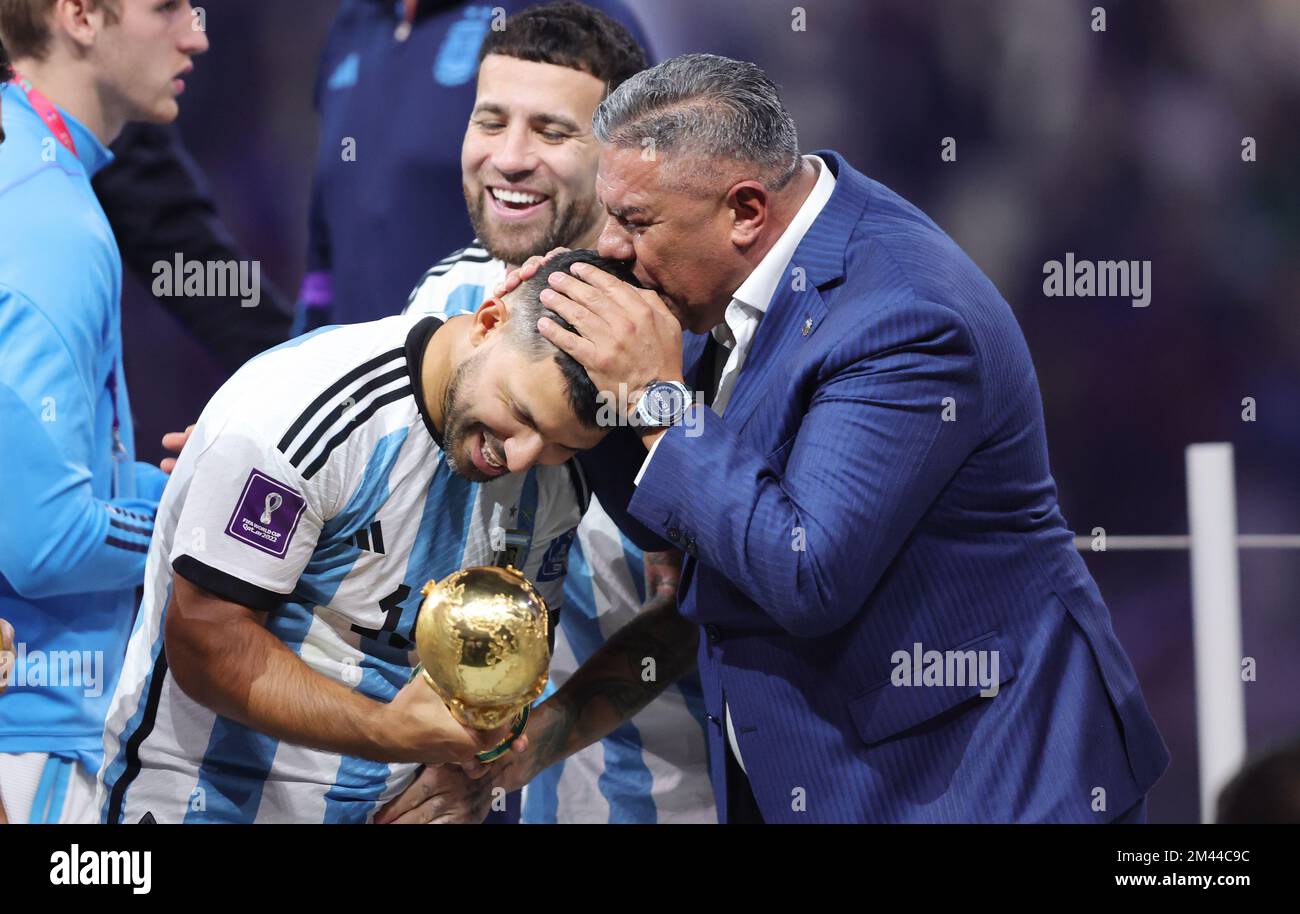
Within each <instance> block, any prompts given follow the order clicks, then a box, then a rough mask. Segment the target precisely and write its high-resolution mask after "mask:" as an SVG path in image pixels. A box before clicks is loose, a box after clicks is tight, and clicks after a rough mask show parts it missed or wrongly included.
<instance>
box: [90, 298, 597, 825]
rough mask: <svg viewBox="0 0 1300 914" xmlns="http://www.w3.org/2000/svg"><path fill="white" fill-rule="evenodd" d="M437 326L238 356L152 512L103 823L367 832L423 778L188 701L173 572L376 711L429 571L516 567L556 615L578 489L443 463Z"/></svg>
mask: <svg viewBox="0 0 1300 914" xmlns="http://www.w3.org/2000/svg"><path fill="white" fill-rule="evenodd" d="M440 326H441V323H440V322H439V321H437V320H433V319H428V320H423V319H417V318H413V317H391V318H387V319H384V320H380V321H374V322H372V323H367V324H355V325H350V326H344V327H327V328H324V329H322V330H319V331H316V332H315V333H313V334H309V335H308V336H305V337H300V338H298V339H296V340H293V341H291V342H289V343H286V344H284V345H282V346H280V347H278V348H276V349H272V350H270V351H269V352H267V353H264V354H262V355H261V356H258V357H257V358H255V359H254V360H252V361H251V362H249V363H248V364H246V365H245V366H244V367H243V368H241V369H240V370H239V371H238V372H237V373H236V374H235V375H234V377H232V378H231V379H230V381H228V382H227V383H226V384H225V385H224V386H223V387H222V388H221V389H220V390H219V391H218V392H217V394H216V395H215V396H214V397H213V399H212V400H211V402H210V403H209V404H208V406H207V408H206V409H204V411H203V414H202V416H201V417H200V419H199V422H198V424H197V426H196V427H195V429H194V432H193V435H192V437H191V438H190V440H189V442H188V443H187V444H186V446H185V449H184V451H183V452H182V454H181V456H180V459H179V461H178V463H177V465H176V469H175V471H174V472H173V474H172V477H171V480H170V481H169V483H168V485H167V489H166V492H165V494H164V496H163V499H162V503H161V505H160V506H159V510H158V520H157V524H156V528H155V530H156V532H155V535H154V538H153V542H152V544H151V546H150V551H149V557H148V564H147V567H146V580H145V589H144V599H143V602H142V604H141V608H140V612H139V614H138V616H137V618H136V623H135V628H134V630H133V632H132V635H131V640H130V644H129V647H128V650H127V656H126V661H125V666H124V670H123V673H122V677H121V680H120V683H119V685H118V689H117V692H116V694H115V695H114V699H113V703H112V707H111V710H110V713H109V718H108V723H107V727H106V730H105V735H104V750H105V760H104V765H103V767H102V768H101V770H100V787H99V796H98V801H99V806H100V812H101V817H102V819H103V820H104V821H108V822H129V823H135V822H139V821H141V819H145V818H147V817H151V818H152V821H155V822H159V823H171V822H259V823H260V822H350V823H359V822H366V821H369V820H370V819H371V818H372V816H373V814H374V812H375V811H376V810H377V809H378V808H379V806H380V805H381V804H382V803H384V802H386V801H387V800H388V799H390V798H391V797H393V796H395V795H396V794H397V793H398V792H400V790H401V789H402V788H403V787H404V786H405V785H406V784H407V783H408V782H409V780H410V779H411V778H412V777H413V776H414V773H415V770H416V768H417V766H416V765H413V764H384V763H380V762H374V761H370V760H367V759H364V758H356V757H349V756H344V755H339V754H336V753H331V752H325V751H320V750H317V749H311V748H307V747H305V746H299V745H293V744H290V743H286V742H282V741H280V740H277V739H275V738H273V737H270V736H267V735H265V734H262V733H259V732H256V731H254V730H252V729H250V728H248V727H245V726H243V725H241V724H239V723H236V722H235V721H233V720H230V719H228V718H226V717H223V716H221V715H219V714H216V713H214V712H213V711H210V710H209V709H208V708H206V707H205V706H203V705H201V704H199V703H197V702H195V701H194V700H192V699H191V698H189V697H188V696H187V695H186V694H185V693H184V692H183V691H182V690H181V689H180V688H179V687H178V686H177V684H176V681H175V678H174V676H173V675H172V674H170V673H169V670H168V666H167V654H166V652H165V651H164V650H163V630H164V623H165V617H166V612H167V603H168V599H169V596H170V593H171V587H172V579H173V577H172V576H173V569H175V571H176V572H178V573H180V574H183V575H184V576H185V578H186V579H188V580H189V581H191V582H193V583H194V584H196V585H198V586H199V587H202V588H204V589H206V590H208V591H211V592H213V593H215V594H216V595H218V596H220V597H222V598H224V599H226V600H230V601H232V602H236V603H240V604H242V605H246V606H250V607H252V608H254V609H258V610H263V611H265V612H267V613H268V616H267V621H266V625H267V628H268V630H269V631H270V632H272V633H273V634H274V635H276V637H278V638H279V639H280V640H281V641H283V642H284V644H285V645H286V646H287V647H288V648H289V649H290V650H292V651H293V652H294V653H295V654H296V655H297V656H298V657H299V658H300V659H301V660H302V661H303V662H304V663H306V664H307V666H308V667H310V668H311V669H312V670H314V671H315V672H316V673H318V674H319V675H321V676H325V677H327V678H329V679H331V680H334V681H336V682H339V683H343V684H345V685H346V686H348V687H349V688H352V689H355V690H356V691H357V692H359V693H361V694H362V695H365V696H366V697H368V698H371V699H374V700H376V701H380V702H387V701H391V700H392V698H393V697H394V696H395V695H396V694H397V692H398V690H399V689H400V688H401V687H402V686H403V685H404V684H405V683H406V682H407V680H408V679H409V677H410V675H411V671H412V669H413V667H414V664H415V661H416V657H415V655H414V644H413V641H412V638H413V634H412V632H413V626H414V624H415V618H416V614H417V612H418V610H419V603H420V600H421V595H420V589H421V587H423V585H424V584H425V582H427V581H429V580H430V579H441V578H443V577H445V576H446V575H448V574H450V573H451V572H453V571H456V570H458V569H461V568H467V567H471V566H475V565H490V564H498V563H500V564H504V563H506V562H507V561H508V562H509V563H510V564H513V565H515V567H517V568H519V569H520V570H521V571H522V572H523V573H524V574H525V575H527V576H528V577H529V578H530V579H531V580H532V581H534V582H535V583H536V584H537V587H538V589H539V591H540V592H541V594H542V596H543V597H544V598H545V599H546V601H547V603H548V605H549V606H550V607H551V608H552V609H553V610H554V611H555V612H558V611H559V608H560V606H561V605H562V603H563V583H564V576H565V568H566V562H565V556H566V554H567V551H568V547H569V544H570V543H571V542H572V539H573V536H574V528H575V527H576V526H577V523H578V520H579V518H580V517H581V513H582V499H583V498H584V496H583V495H581V494H580V493H579V489H580V487H581V486H580V480H579V478H578V477H577V475H576V472H575V471H574V470H573V469H572V467H571V465H564V466H548V467H542V466H539V467H535V468H533V469H532V470H530V471H528V472H526V473H520V474H507V475H504V476H500V477H498V478H496V479H493V480H491V481H489V482H486V483H474V482H470V481H468V480H466V479H464V478H463V477H461V476H458V475H456V474H455V473H453V472H452V470H451V468H450V467H449V466H448V465H447V463H446V461H445V459H444V455H443V453H442V450H441V448H440V446H439V443H438V441H437V440H436V438H435V435H436V431H435V429H434V427H433V425H432V422H431V421H430V420H429V418H428V416H427V414H426V413H425V411H424V409H423V405H422V403H421V401H420V398H419V396H418V391H419V386H418V379H419V378H420V377H421V374H420V360H421V358H422V355H423V353H424V351H425V347H426V344H427V342H428V340H429V338H430V337H431V336H432V334H433V333H435V332H436V331H437V329H438V328H439V327H440ZM502 532H504V537H503V536H502V535H501V533H502Z"/></svg>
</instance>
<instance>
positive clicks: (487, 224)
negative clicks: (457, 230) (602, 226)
mask: <svg viewBox="0 0 1300 914" xmlns="http://www.w3.org/2000/svg"><path fill="white" fill-rule="evenodd" d="M461 190H462V192H463V193H464V195H465V206H466V208H467V209H468V210H469V222H470V225H471V226H473V228H474V235H475V236H476V237H477V238H478V240H479V243H481V244H482V245H483V248H484V249H485V250H486V251H487V252H488V253H489V254H491V255H492V256H493V257H495V258H496V259H497V260H500V261H501V262H502V263H507V264H521V263H523V262H524V261H525V260H527V259H528V258H529V257H532V256H534V255H537V254H546V253H549V252H550V251H551V250H553V249H555V248H559V247H566V248H571V247H573V246H574V244H575V243H576V242H577V241H578V240H579V239H580V238H583V237H584V236H586V235H587V233H589V232H590V231H591V230H592V228H594V227H595V225H596V222H597V221H598V220H599V219H600V216H601V210H600V209H599V208H597V207H596V206H594V205H593V203H592V202H591V201H586V202H580V201H577V200H575V201H573V202H571V203H569V204H567V205H566V206H565V207H564V208H563V209H561V208H559V207H558V206H556V205H555V198H554V197H551V206H552V214H551V221H550V223H549V224H548V225H546V226H545V227H544V228H539V227H538V226H535V225H530V226H526V227H524V226H510V225H502V224H501V223H499V222H495V221H494V220H493V219H492V218H491V217H490V216H489V215H488V213H487V199H486V197H487V193H488V191H487V189H486V188H485V187H484V188H480V189H479V190H478V192H474V191H472V190H471V189H470V188H469V186H468V185H462V187H461Z"/></svg>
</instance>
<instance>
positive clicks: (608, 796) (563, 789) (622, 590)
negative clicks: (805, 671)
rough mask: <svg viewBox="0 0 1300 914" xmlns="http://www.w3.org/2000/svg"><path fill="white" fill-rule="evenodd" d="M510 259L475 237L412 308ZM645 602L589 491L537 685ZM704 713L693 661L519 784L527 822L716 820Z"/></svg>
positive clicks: (632, 561) (634, 553) (624, 543)
mask: <svg viewBox="0 0 1300 914" xmlns="http://www.w3.org/2000/svg"><path fill="white" fill-rule="evenodd" d="M505 274H506V268H505V265H504V264H503V263H502V262H501V261H500V260H496V259H494V258H493V257H492V256H491V255H490V254H489V253H488V252H487V251H486V250H485V249H483V248H482V247H481V246H480V244H479V243H478V241H477V240H476V241H475V242H474V243H473V244H471V245H470V246H468V247H466V248H462V249H461V250H459V251H457V252H455V253H454V254H452V255H450V256H449V257H447V258H445V259H443V260H442V261H440V262H438V263H437V264H435V265H434V266H433V267H431V268H430V269H429V270H428V271H427V272H426V273H425V274H424V276H423V277H421V279H420V282H419V284H418V285H417V286H416V288H415V290H414V291H413V292H412V293H411V296H410V298H409V300H408V303H407V314H409V315H434V316H437V317H440V318H445V317H451V316H454V315H456V314H461V313H464V312H467V311H474V310H477V308H478V307H479V305H480V304H481V303H482V302H483V300H484V299H485V298H486V297H487V296H489V295H490V294H491V290H492V289H493V288H494V287H495V286H496V285H497V284H498V283H500V282H501V280H503V279H504V278H505ZM644 602H645V573H644V567H643V563H642V553H641V550H640V549H638V548H637V547H636V546H635V545H634V544H633V543H632V541H631V540H629V539H627V538H626V537H624V536H623V535H622V533H620V532H619V530H618V527H617V526H615V524H614V522H613V521H612V520H611V519H610V518H609V516H608V515H607V514H606V513H605V511H604V510H603V509H602V508H601V506H600V504H599V503H598V501H597V500H596V499H595V498H594V497H593V498H592V499H591V505H590V507H589V508H588V509H587V512H586V513H585V514H584V515H583V518H582V523H581V524H580V525H579V526H578V533H577V538H576V540H575V541H574V543H573V547H572V548H571V549H570V551H569V573H568V576H567V577H566V578H565V584H564V603H565V611H564V613H563V615H562V616H561V617H560V624H559V628H558V629H557V631H556V638H555V656H554V658H553V659H552V661H551V679H550V683H549V684H548V685H547V687H546V692H545V693H544V694H543V696H542V698H543V700H544V699H545V698H546V696H548V695H550V694H551V693H552V692H554V691H555V690H556V689H557V688H558V687H559V686H561V685H563V684H564V682H565V681H566V680H567V679H568V678H569V676H571V675H572V674H573V672H574V671H575V670H576V669H577V668H578V667H579V666H581V665H582V664H583V663H585V662H586V660H587V658H589V657H590V656H591V655H592V654H594V653H595V652H596V650H597V649H599V648H600V646H601V645H603V644H604V643H605V641H606V640H607V639H608V638H609V637H610V636H611V635H612V634H613V633H614V632H616V631H618V630H619V629H620V628H622V627H623V625H625V624H626V623H627V622H629V621H631V620H632V619H633V618H635V617H636V615H637V613H638V612H639V611H640V608H641V606H642V605H643V604H644ZM705 726H706V718H705V712H704V699H703V694H702V690H701V687H700V679H699V674H698V673H697V672H695V671H694V670H692V671H691V672H690V673H689V674H687V675H686V676H683V677H682V678H681V679H680V680H678V682H677V683H676V684H675V685H674V686H672V687H671V688H669V689H666V690H665V691H664V692H663V693H662V694H661V695H660V696H659V697H658V698H656V699H655V700H654V701H653V702H651V703H650V704H649V705H647V706H646V707H645V708H644V709H643V710H642V711H641V712H640V713H638V714H637V715H636V717H635V719H634V720H630V721H627V722H625V723H624V724H623V725H622V726H620V727H619V728H618V729H617V730H615V731H614V732H613V733H611V734H610V735H609V736H608V737H606V738H605V739H604V740H601V741H600V742H599V743H597V744H594V745H591V746H588V747H587V748H586V749H584V750H582V751H581V752H577V753H575V754H574V755H572V756H570V757H569V758H567V759H565V760H564V761H563V762H561V763H559V764H557V765H553V766H552V767H550V768H548V769H547V770H546V771H543V772H542V773H541V774H539V775H538V776H537V777H536V778H534V779H533V781H532V782H531V783H530V784H529V785H528V786H527V787H525V788H524V798H523V811H522V816H521V819H522V821H523V822H525V823H528V824H540V823H569V822H574V823H595V822H626V823H655V822H665V823H672V822H716V821H717V813H716V809H715V806H714V802H713V789H712V786H711V784H710V781H709V766H708V748H707V743H706V732H705Z"/></svg>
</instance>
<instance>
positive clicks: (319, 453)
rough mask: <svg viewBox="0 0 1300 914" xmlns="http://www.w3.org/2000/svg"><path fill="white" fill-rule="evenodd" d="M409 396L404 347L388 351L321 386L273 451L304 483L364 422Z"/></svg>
mask: <svg viewBox="0 0 1300 914" xmlns="http://www.w3.org/2000/svg"><path fill="white" fill-rule="evenodd" d="M411 394H412V388H411V378H410V373H409V371H408V369H407V366H406V349H405V347H403V346H399V347H397V348H394V349H390V350H388V351H387V352H384V353H382V354H380V355H377V356H375V357H374V358H372V359H369V360H368V361H365V362H363V363H361V364H360V365H358V366H357V367H356V368H354V369H352V370H351V371H349V372H348V373H347V374H345V375H343V377H341V378H339V379H338V380H337V381H335V382H334V383H333V384H331V385H330V386H329V387H327V388H325V390H324V391H322V392H321V394H320V396H318V397H316V399H314V400H312V401H311V403H310V404H309V405H308V406H307V408H306V409H304V410H303V411H302V413H301V414H299V416H298V418H297V419H295V420H294V422H293V424H292V425H291V426H289V429H288V430H287V431H286V432H285V433H284V436H283V437H281V438H280V441H279V443H278V444H277V445H276V449H277V450H278V451H280V453H282V454H284V455H285V456H286V457H288V458H289V463H290V464H292V465H293V466H294V467H295V468H296V469H297V470H298V472H300V473H301V474H302V477H303V479H311V478H312V477H313V476H315V475H316V473H318V472H319V471H320V469H321V467H323V466H324V465H325V462H326V461H327V460H329V457H330V454H332V453H333V452H334V450H335V449H336V448H338V447H339V445H341V444H343V442H344V441H346V440H347V439H348V436H350V435H351V434H352V433H353V432H355V431H356V430H357V429H358V428H360V427H361V425H362V424H363V423H364V422H365V421H366V420H367V419H369V418H370V417H371V416H373V415H374V414H375V413H376V412H378V411H379V410H380V409H382V408H383V407H385V406H387V405H388V404H389V403H395V402H397V401H398V400H401V399H402V398H403V397H406V396H410V395H411Z"/></svg>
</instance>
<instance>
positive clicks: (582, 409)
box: [510, 249, 642, 428]
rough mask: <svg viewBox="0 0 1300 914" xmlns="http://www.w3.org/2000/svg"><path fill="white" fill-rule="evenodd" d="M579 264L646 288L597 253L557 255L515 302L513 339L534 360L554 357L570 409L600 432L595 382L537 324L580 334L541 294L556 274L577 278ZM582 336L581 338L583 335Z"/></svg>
mask: <svg viewBox="0 0 1300 914" xmlns="http://www.w3.org/2000/svg"><path fill="white" fill-rule="evenodd" d="M575 263H589V264H591V265H592V266H593V267H596V268H597V269H600V270H604V271H605V272H606V273H608V274H609V275H611V276H613V277H614V278H615V279H621V280H623V282H625V283H627V284H628V285H632V286H636V287H637V288H638V289H640V288H642V285H641V283H640V282H639V281H638V280H637V278H636V277H635V276H634V275H632V268H631V267H630V266H629V265H628V264H627V263H626V262H625V261H622V260H611V259H610V258H608V257H601V256H600V255H599V254H597V253H596V252H595V251H588V250H585V249H580V250H577V251H566V252H565V253H563V254H556V255H555V256H554V257H552V258H551V259H550V260H548V261H546V263H544V264H543V265H542V268H541V269H540V270H538V271H537V273H536V275H534V276H533V278H532V279H530V280H528V281H527V282H525V283H524V284H523V285H521V286H520V287H519V288H518V289H517V290H516V291H515V293H514V298H513V300H512V302H511V304H512V306H513V307H512V308H511V312H510V327H511V329H512V333H511V339H512V340H513V342H514V343H515V344H516V345H518V346H520V347H521V348H523V349H524V351H525V352H527V353H528V354H530V355H531V356H533V357H534V358H543V357H545V356H546V355H553V357H554V359H555V364H556V365H558V366H559V367H560V372H561V373H562V374H563V375H564V383H565V387H567V388H568V393H569V406H570V407H571V408H572V409H573V413H574V415H576V416H577V417H578V419H579V420H580V421H581V422H582V424H583V425H585V426H587V427H588V428H597V427H599V423H598V421H597V418H598V416H599V412H600V397H599V394H600V392H599V391H598V390H596V385H595V384H593V383H592V382H591V377H590V376H589V375H588V374H587V369H585V368H583V367H582V364H581V363H580V362H578V360H577V359H575V358H574V357H573V356H571V355H569V354H568V353H567V352H565V351H564V350H563V349H560V348H559V347H557V346H556V345H555V344H554V343H552V342H551V341H550V340H548V339H547V338H546V337H544V336H542V334H541V331H539V330H538V329H537V321H538V320H539V319H541V318H542V317H549V318H550V319H551V320H553V321H555V323H557V324H559V325H560V326H561V327H563V328H564V329H565V330H568V331H569V332H570V333H578V331H577V329H575V328H574V326H573V325H572V324H570V323H569V322H568V321H566V320H565V319H564V318H562V317H560V315H558V314H556V313H555V312H554V311H552V310H551V309H550V308H548V307H546V305H544V304H542V300H541V294H542V291H543V290H544V289H547V288H549V287H550V283H549V282H548V280H549V279H550V276H551V274H552V273H568V274H569V275H573V265H574V264H575ZM579 335H581V334H579Z"/></svg>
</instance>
